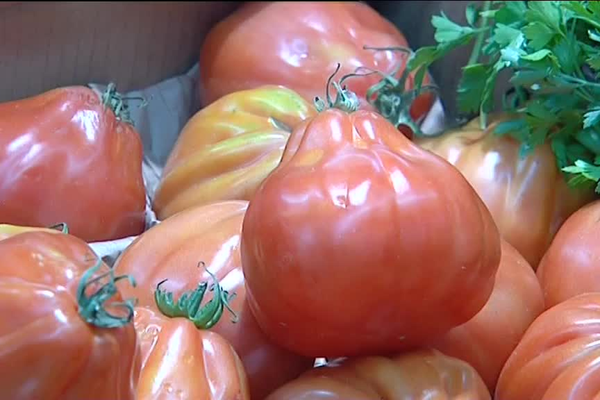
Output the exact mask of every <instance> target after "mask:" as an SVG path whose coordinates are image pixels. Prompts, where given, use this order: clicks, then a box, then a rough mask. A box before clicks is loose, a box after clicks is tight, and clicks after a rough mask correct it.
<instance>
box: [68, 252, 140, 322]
mask: <svg viewBox="0 0 600 400" xmlns="http://www.w3.org/2000/svg"><path fill="white" fill-rule="evenodd" d="M103 265H104V266H105V267H106V268H108V271H107V272H105V273H103V274H101V275H98V276H96V277H94V278H92V277H93V276H94V275H95V274H96V272H98V271H99V270H100V268H101V267H102V266H103ZM103 279H105V280H106V282H105V283H103V284H101V286H100V288H99V289H98V290H96V292H94V293H93V294H92V295H89V296H88V294H87V290H88V288H90V287H92V286H97V285H98V284H99V283H100V281H102V280H103ZM123 279H127V280H128V281H129V283H130V284H131V285H132V286H134V287H135V286H136V283H135V280H134V279H133V278H132V277H130V276H128V275H120V276H115V273H114V270H113V269H112V268H111V267H108V266H107V265H106V264H104V263H103V262H102V259H101V258H100V257H98V256H96V263H95V264H94V265H93V266H92V267H91V268H90V269H88V270H87V271H86V272H85V274H83V276H82V277H81V281H80V282H79V287H78V288H77V303H78V304H79V315H80V316H81V318H82V319H83V320H85V321H86V322H87V323H89V324H92V325H94V326H96V327H98V328H119V327H122V326H125V325H127V324H128V323H130V322H131V321H132V320H133V316H134V306H135V302H136V301H135V300H133V299H128V300H125V301H122V302H116V301H115V302H111V303H110V304H109V305H110V308H115V309H122V310H125V314H124V315H123V314H120V315H117V314H112V313H111V312H110V311H109V310H108V307H107V304H106V303H107V301H109V300H110V299H112V298H113V297H114V296H115V295H116V294H117V286H116V283H117V282H118V281H120V280H123Z"/></svg>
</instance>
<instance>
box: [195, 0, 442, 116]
mask: <svg viewBox="0 0 600 400" xmlns="http://www.w3.org/2000/svg"><path fill="white" fill-rule="evenodd" d="M365 46H370V47H375V48H394V49H396V50H387V51H374V50H369V49H365ZM398 48H404V49H407V48H408V43H407V41H406V38H405V37H404V35H403V34H402V32H400V31H399V30H398V28H396V26H394V24H392V23H391V22H390V21H388V20H386V19H385V18H384V17H382V16H381V15H380V14H379V13H377V12H376V11H375V10H374V9H373V8H371V7H370V6H369V5H367V4H366V3H364V2H358V1H348V2H327V1H322V2H321V1H320V2H302V1H294V2H277V1H274V2H245V3H244V4H243V5H242V6H240V8H238V9H237V10H236V11H234V12H233V13H232V14H231V15H229V16H228V17H227V18H225V19H223V20H221V21H220V22H219V23H218V24H217V25H216V26H215V27H213V29H212V30H211V31H210V32H209V34H208V35H207V37H206V39H205V41H204V43H203V46H202V50H201V55H200V82H201V84H200V85H199V88H200V91H201V92H200V93H201V98H202V100H203V103H204V105H208V104H210V103H212V102H214V101H215V100H217V99H219V98H220V97H222V96H224V95H226V94H229V93H233V92H237V91H239V90H245V89H253V88H256V87H259V86H261V85H265V84H276V85H283V86H285V87H287V88H289V89H292V90H294V91H296V92H298V93H300V95H302V96H303V97H304V98H305V99H306V100H307V101H310V102H312V101H313V100H314V98H315V97H316V96H319V97H321V96H323V95H324V90H325V82H326V81H327V78H328V77H329V75H331V73H332V72H333V71H334V70H335V68H336V65H337V64H338V63H340V64H341V66H342V69H341V71H340V73H341V74H342V75H346V74H349V73H353V72H355V71H356V70H357V69H358V68H361V69H362V71H358V72H361V73H365V72H369V71H372V70H376V71H379V72H382V73H384V74H394V72H397V74H395V76H396V77H399V76H400V75H401V74H402V73H403V72H404V70H405V67H406V61H407V59H408V54H407V52H406V51H398ZM379 80H380V75H369V76H363V77H357V78H352V79H348V80H347V81H346V84H347V86H348V89H350V90H352V91H353V92H354V93H356V94H357V95H358V97H359V98H360V99H361V100H362V103H363V105H364V106H367V104H366V102H365V101H364V100H365V98H366V96H367V91H368V90H369V88H370V87H372V85H375V84H377V83H378V82H379ZM428 82H429V77H428V76H426V77H425V83H428ZM412 88H413V77H412V76H408V77H407V79H406V83H405V87H404V88H401V89H406V90H411V89H412ZM432 104H433V96H432V95H431V93H425V94H423V95H421V96H419V97H418V98H417V99H415V100H414V102H413V103H412V106H410V114H411V115H412V117H413V118H414V119H416V120H418V119H420V118H421V117H423V116H424V115H426V114H427V112H428V111H429V109H430V108H431V105H432Z"/></svg>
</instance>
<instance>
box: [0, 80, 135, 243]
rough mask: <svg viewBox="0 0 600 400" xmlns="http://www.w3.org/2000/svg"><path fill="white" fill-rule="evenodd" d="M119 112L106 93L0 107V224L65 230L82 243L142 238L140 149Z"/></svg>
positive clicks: (79, 92)
mask: <svg viewBox="0 0 600 400" xmlns="http://www.w3.org/2000/svg"><path fill="white" fill-rule="evenodd" d="M123 107H124V105H123V99H122V98H121V96H120V95H119V94H118V93H116V92H115V90H114V87H113V86H112V85H111V86H109V88H108V89H107V91H106V92H105V93H102V94H100V93H96V91H94V90H92V89H89V88H87V87H84V86H81V87H79V86H77V87H65V88H58V89H54V90H51V91H48V92H45V93H42V94H39V95H37V96H34V97H30V98H27V99H21V100H15V101H10V102H5V103H1V104H0V222H2V223H8V224H13V225H25V226H51V225H54V224H58V223H63V222H64V223H66V224H67V225H68V226H69V230H70V233H71V234H73V235H75V236H77V237H79V238H81V239H83V240H85V241H88V242H90V241H102V240H111V239H118V238H122V237H126V236H131V235H137V234H139V233H141V232H142V230H143V229H144V223H145V214H144V211H145V207H146V192H145V187H144V180H143V177H142V141H141V139H140V137H139V135H138V133H137V132H136V130H135V129H134V127H133V126H132V125H131V124H130V123H128V121H127V120H128V116H127V112H126V111H127V110H126V109H125V108H123Z"/></svg>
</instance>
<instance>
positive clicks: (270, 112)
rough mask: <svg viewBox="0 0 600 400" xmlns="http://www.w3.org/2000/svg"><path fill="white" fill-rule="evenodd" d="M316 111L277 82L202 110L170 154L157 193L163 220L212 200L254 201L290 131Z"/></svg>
mask: <svg viewBox="0 0 600 400" xmlns="http://www.w3.org/2000/svg"><path fill="white" fill-rule="evenodd" d="M314 114H316V110H315V108H314V107H313V106H312V105H311V104H309V103H308V102H306V101H305V100H304V99H302V97H300V95H298V94H297V93H295V92H293V91H292V90H289V89H287V88H284V87H281V86H274V85H266V86H261V87H259V88H255V89H249V90H242V91H238V92H235V93H231V94H228V95H227V96H225V97H223V98H220V99H219V100H217V101H215V102H214V103H211V104H210V105H208V106H207V107H205V108H203V109H202V110H200V111H199V112H197V113H196V114H195V115H194V116H193V117H192V118H191V119H190V120H189V121H188V122H187V123H186V125H185V126H184V128H183V129H182V131H181V133H180V135H179V137H178V139H177V142H176V143H175V146H174V147H173V149H172V151H171V153H170V154H169V158H168V159H167V162H166V164H165V168H164V170H163V173H162V177H161V180H160V183H159V185H158V187H157V189H156V193H155V197H154V204H153V209H154V211H155V212H156V214H157V216H158V218H159V219H161V220H164V219H166V218H168V217H170V216H171V215H173V214H175V213H177V212H179V211H182V210H184V209H186V208H189V207H193V206H200V205H204V204H208V203H211V202H217V201H226V200H250V199H251V198H252V195H253V194H254V192H255V191H256V188H257V187H258V186H259V185H260V183H261V182H262V181H263V180H264V178H265V177H266V176H267V175H268V174H269V173H270V172H271V171H272V170H273V169H274V168H275V167H276V166H277V164H278V163H279V161H280V160H281V154H282V153H283V149H284V148H285V144H286V142H287V139H288V138H289V136H290V132H291V129H293V127H294V126H296V125H297V124H298V123H299V122H301V121H302V120H304V119H306V118H308V117H311V116H313V115H314Z"/></svg>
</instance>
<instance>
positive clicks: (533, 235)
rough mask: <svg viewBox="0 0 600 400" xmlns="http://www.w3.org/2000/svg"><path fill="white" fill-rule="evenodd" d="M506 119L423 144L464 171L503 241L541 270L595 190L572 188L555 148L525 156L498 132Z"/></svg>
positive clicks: (474, 125) (518, 145)
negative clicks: (559, 237) (569, 222)
mask: <svg viewBox="0 0 600 400" xmlns="http://www.w3.org/2000/svg"><path fill="white" fill-rule="evenodd" d="M506 118H509V116H507V115H500V114H498V115H495V116H493V117H492V118H491V121H490V122H491V123H490V124H489V126H488V128H487V129H486V130H482V129H481V128H480V121H479V118H476V119H474V120H472V121H470V122H469V123H468V124H466V125H465V126H463V127H460V128H457V129H454V130H451V131H449V132H446V133H445V134H443V135H442V136H439V137H435V138H427V139H417V143H418V144H419V145H420V146H422V147H423V148H425V149H428V150H431V151H433V152H434V153H436V154H437V155H439V156H441V157H443V158H444V159H446V160H448V161H449V162H450V163H452V164H453V165H454V166H456V168H458V169H459V170H460V172H462V174H463V175H464V176H465V178H467V180H468V181H469V183H470V184H471V185H473V188H475V190H476V191H477V193H478V194H479V196H480V197H481V198H482V200H483V201H484V202H485V204H486V206H487V208H488V209H489V210H490V212H491V213H492V215H493V217H494V221H495V222H496V225H497V226H498V229H499V230H500V233H501V234H502V237H504V238H505V239H506V240H507V241H508V242H509V243H510V244H512V245H513V247H515V248H516V249H517V250H518V251H519V253H521V254H522V255H523V256H524V257H525V259H526V260H527V261H528V262H529V263H530V264H531V266H532V267H533V268H534V269H536V268H537V266H538V263H539V262H540V259H541V258H542V256H543V255H544V252H545V251H546V249H548V246H549V245H550V242H551V241H552V238H553V236H554V234H555V233H556V231H557V230H558V228H559V227H560V226H561V224H562V223H563V222H564V221H565V220H566V219H567V218H568V217H569V215H571V214H572V213H573V212H575V211H576V210H577V209H578V208H579V207H581V206H582V205H584V204H585V203H587V202H589V201H591V199H592V196H593V191H585V190H575V189H572V188H570V187H569V186H568V185H567V183H566V180H565V178H564V174H563V173H562V172H560V171H559V170H558V168H557V167H556V157H555V156H554V153H553V151H552V148H551V147H550V144H545V145H541V146H538V147H537V148H536V149H535V150H534V151H533V152H532V153H531V154H529V155H528V156H526V157H522V156H521V155H520V151H521V150H520V148H521V143H520V142H519V141H518V140H516V139H514V138H513V137H511V136H509V135H502V136H501V135H497V134H495V133H494V130H495V129H496V126H497V125H498V123H499V122H501V121H504V120H505V119H506Z"/></svg>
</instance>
